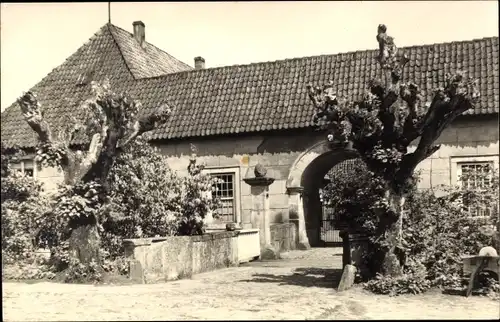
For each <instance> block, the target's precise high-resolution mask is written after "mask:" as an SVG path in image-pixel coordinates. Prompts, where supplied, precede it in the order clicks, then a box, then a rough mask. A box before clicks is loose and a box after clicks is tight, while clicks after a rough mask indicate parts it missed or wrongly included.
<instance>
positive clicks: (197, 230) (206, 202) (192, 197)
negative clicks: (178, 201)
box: [178, 146, 220, 235]
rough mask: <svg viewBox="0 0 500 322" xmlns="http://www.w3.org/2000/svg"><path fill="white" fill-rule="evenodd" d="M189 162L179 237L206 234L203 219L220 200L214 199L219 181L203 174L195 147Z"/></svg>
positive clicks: (183, 187) (184, 181)
mask: <svg viewBox="0 0 500 322" xmlns="http://www.w3.org/2000/svg"><path fill="white" fill-rule="evenodd" d="M191 149H192V150H193V154H192V155H191V158H190V160H189V166H188V176H186V177H184V178H183V185H182V190H183V196H182V210H181V211H182V214H181V220H180V224H179V228H178V234H179V235H201V234H203V233H204V232H205V230H204V228H203V219H204V218H205V217H206V216H207V214H208V213H209V212H214V211H215V209H216V208H217V206H218V205H219V202H220V201H219V200H218V199H216V198H215V199H214V198H213V197H212V191H214V190H215V189H216V188H215V184H216V183H217V182H218V180H217V179H215V178H212V177H211V176H210V175H208V174H205V173H203V172H202V171H203V168H204V165H202V164H197V163H196V162H197V161H196V154H195V153H194V152H195V147H194V146H191Z"/></svg>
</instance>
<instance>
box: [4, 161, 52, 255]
mask: <svg viewBox="0 0 500 322" xmlns="http://www.w3.org/2000/svg"><path fill="white" fill-rule="evenodd" d="M5 170H6V171H5V172H3V174H4V175H5V177H2V185H1V196H2V203H1V207H2V209H1V212H2V213H1V215H2V219H1V228H2V255H3V258H4V260H5V261H6V262H12V261H14V260H24V259H28V258H29V257H30V256H31V254H32V252H33V250H34V249H35V248H36V247H38V246H39V241H38V240H37V235H38V231H39V226H40V224H41V221H42V218H43V216H44V215H45V214H46V213H47V212H48V211H50V207H51V204H50V200H49V199H47V198H45V197H44V196H43V195H42V194H41V189H42V185H41V184H40V183H38V182H36V181H35V180H34V179H33V178H30V177H27V176H25V175H23V174H21V173H19V172H17V171H14V170H12V169H10V166H9V165H7V166H6V167H5Z"/></svg>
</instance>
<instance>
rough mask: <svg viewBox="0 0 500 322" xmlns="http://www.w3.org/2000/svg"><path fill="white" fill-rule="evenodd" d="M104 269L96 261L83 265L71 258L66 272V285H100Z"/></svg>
mask: <svg viewBox="0 0 500 322" xmlns="http://www.w3.org/2000/svg"><path fill="white" fill-rule="evenodd" d="M103 271H104V270H103V268H102V267H101V265H99V264H98V263H97V262H95V261H91V262H90V263H88V264H83V263H81V262H80V261H79V260H78V259H77V258H70V263H69V266H68V268H67V269H66V270H65V271H64V282H66V283H88V282H91V283H98V282H100V281H101V280H102V278H103Z"/></svg>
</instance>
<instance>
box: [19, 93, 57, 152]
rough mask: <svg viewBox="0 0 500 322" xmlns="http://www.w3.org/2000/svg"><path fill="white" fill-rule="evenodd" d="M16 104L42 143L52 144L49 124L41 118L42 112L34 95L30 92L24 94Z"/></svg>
mask: <svg viewBox="0 0 500 322" xmlns="http://www.w3.org/2000/svg"><path fill="white" fill-rule="evenodd" d="M17 102H18V103H19V105H20V106H21V111H22V113H23V116H24V119H25V120H26V122H28V125H29V126H30V127H31V129H33V131H35V132H36V133H37V134H38V137H39V138H40V141H41V142H42V143H47V144H51V143H52V131H51V129H50V126H49V124H48V123H47V121H45V119H44V118H43V112H42V108H41V105H40V103H39V102H38V100H37V99H36V95H35V94H34V93H32V92H26V93H24V94H23V95H22V96H21V97H20V98H18V100H17Z"/></svg>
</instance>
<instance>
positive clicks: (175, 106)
mask: <svg viewBox="0 0 500 322" xmlns="http://www.w3.org/2000/svg"><path fill="white" fill-rule="evenodd" d="M145 35H146V33H145V25H144V24H143V23H142V22H135V23H134V24H133V33H129V32H127V31H125V30H123V29H121V28H119V27H117V26H114V25H112V24H106V25H104V26H103V27H102V28H101V29H100V30H99V31H98V32H97V33H96V34H95V35H94V36H93V37H92V38H90V40H89V41H88V42H87V43H85V44H84V45H83V46H82V47H81V48H80V49H78V50H77V52H76V53H74V54H73V55H71V56H70V57H69V58H68V59H66V61H65V62H64V63H63V64H62V65H60V66H59V67H57V68H55V69H54V70H53V71H52V72H50V73H49V74H48V75H47V76H46V77H45V78H43V79H42V80H41V81H40V82H39V83H38V84H36V85H35V86H34V87H33V88H32V89H31V90H32V91H33V92H35V93H36V94H37V97H38V99H39V101H40V103H41V104H42V107H43V109H44V111H45V118H46V120H47V121H48V122H49V123H50V124H51V125H52V126H53V127H57V126H60V125H61V124H62V122H64V120H65V118H64V117H63V116H64V115H67V114H69V113H71V114H72V115H74V116H76V117H78V116H79V115H80V114H81V113H80V112H79V110H78V106H79V104H81V102H82V101H83V100H84V99H86V98H87V97H89V95H90V83H91V81H103V80H104V79H105V78H108V79H109V80H110V82H111V85H112V86H113V88H114V90H115V91H118V92H120V91H128V92H129V93H130V94H131V95H132V96H134V97H135V98H136V99H138V100H140V101H141V103H142V104H143V106H144V108H145V111H147V110H148V109H153V108H155V107H157V106H159V105H161V104H164V103H167V104H169V105H170V106H171V107H172V111H173V112H172V116H171V118H170V120H169V121H168V122H167V123H166V124H165V125H163V126H161V127H159V128H157V129H155V130H154V131H153V132H152V141H151V142H152V143H154V144H155V145H157V146H158V147H159V149H160V151H161V153H163V154H165V155H166V156H168V163H169V166H170V167H171V168H172V169H174V170H178V171H181V172H183V171H187V170H186V169H187V166H188V162H189V155H190V154H191V151H190V144H194V145H195V146H196V148H197V154H198V156H199V159H200V160H201V161H202V162H204V163H205V164H206V171H207V172H209V173H211V174H213V175H214V176H218V177H219V178H221V179H222V180H223V181H224V184H222V185H221V190H220V192H219V193H220V196H221V197H222V199H223V203H224V206H223V207H224V209H223V211H222V212H223V213H224V214H225V215H224V216H222V219H220V220H219V222H218V223H219V224H223V223H224V222H235V223H237V224H238V225H240V226H241V227H243V228H251V227H255V226H256V224H255V218H253V216H252V207H253V204H254V199H252V198H253V196H252V191H251V186H250V185H248V184H247V183H246V182H245V181H244V179H245V178H249V177H253V176H254V167H255V166H256V165H257V164H261V165H263V166H264V167H265V168H267V170H268V171H267V172H268V176H270V177H272V178H274V179H275V180H274V182H272V184H271V185H270V186H269V188H268V191H267V198H268V206H269V209H270V222H271V223H274V224H278V223H294V224H295V225H296V227H297V230H296V235H297V238H298V240H299V242H300V244H301V245H302V246H304V247H307V245H311V246H317V245H321V243H322V242H324V237H323V235H322V233H321V232H322V225H323V219H322V206H321V202H320V195H319V190H320V188H321V184H322V183H323V178H324V177H325V175H326V173H327V172H328V171H329V170H330V169H331V168H332V167H333V166H335V165H336V164H338V163H339V162H342V161H344V160H347V159H350V158H352V157H353V156H352V155H350V154H349V153H347V152H346V151H343V150H330V149H329V148H328V145H327V143H326V142H325V135H324V133H321V132H318V131H316V130H315V128H314V124H313V123H312V117H313V114H314V107H313V106H312V104H311V102H310V100H309V98H308V96H307V93H306V85H307V84H309V83H311V84H324V83H326V82H327V81H329V80H332V81H333V82H334V84H335V88H336V90H337V92H338V94H339V95H340V96H342V97H345V98H350V99H356V98H358V97H360V95H362V94H363V93H364V91H365V89H366V84H367V83H368V81H369V80H370V79H371V78H374V77H375V76H377V75H379V73H380V67H379V66H378V64H377V62H376V56H377V54H378V50H362V51H356V52H349V53H341V54H335V55H322V56H314V57H303V58H293V59H286V60H280V61H274V62H263V63H253V64H248V65H235V66H227V67H218V68H205V61H204V59H203V58H201V57H197V58H195V63H194V65H195V67H194V68H193V67H191V66H189V65H188V64H186V63H183V62H181V61H179V60H178V59H176V58H174V57H172V56H171V55H169V54H168V53H166V52H164V51H163V50H161V49H159V48H157V47H155V46H154V45H152V44H149V43H148V42H146V39H145ZM374 43H375V41H374ZM400 50H402V51H403V52H404V53H406V54H407V55H408V57H409V58H410V62H409V63H408V65H407V67H406V68H405V71H404V79H405V80H411V81H413V82H415V83H416V84H417V85H418V86H419V87H420V89H421V90H423V91H424V92H425V94H426V96H427V99H430V98H431V96H432V91H433V90H434V89H436V88H438V87H439V86H442V85H443V83H444V81H445V75H446V73H449V72H453V71H456V70H459V69H461V70H464V71H465V72H466V73H467V75H469V76H472V77H474V78H476V79H478V80H479V84H480V92H481V99H480V102H479V103H478V104H477V105H476V106H475V109H474V110H470V111H467V112H466V113H465V115H463V116H461V117H460V118H458V119H457V120H456V121H455V122H454V123H453V124H452V125H451V126H450V127H449V128H448V129H446V130H445V132H444V133H443V134H442V136H441V137H440V139H439V142H438V143H440V144H441V148H440V149H439V150H438V151H437V152H436V153H434V155H432V156H431V157H430V158H429V159H427V160H425V161H424V162H422V164H421V165H420V167H419V170H421V171H422V174H421V181H420V183H419V187H420V188H423V189H425V188H430V187H431V186H437V185H440V184H445V185H453V184H456V183H457V178H458V176H459V175H460V174H461V173H462V172H464V171H468V170H469V169H470V168H471V167H474V166H475V165H478V164H483V163H485V162H487V163H492V164H495V165H496V166H497V167H498V160H499V153H498V149H499V146H498V144H499V138H498V133H499V131H498V111H499V107H498V104H499V97H498V96H499V85H498V66H499V63H498V37H490V38H483V39H475V40H468V41H457V42H451V43H440V44H431V45H419V46H412V47H405V48H401V49H400ZM69 97H70V98H71V100H67V99H65V98H69ZM1 136H2V141H3V142H4V144H6V145H7V146H13V145H19V146H20V147H22V148H24V149H26V151H28V152H30V153H33V151H34V149H33V148H34V147H35V146H36V144H37V137H36V134H35V133H34V132H33V131H32V130H31V129H30V128H29V126H28V124H27V123H26V122H25V121H24V119H23V117H22V114H21V110H20V108H19V106H18V105H17V103H14V104H13V105H12V106H10V107H9V108H7V109H6V110H5V111H4V112H3V113H2V117H1ZM74 143H75V144H82V143H85V142H78V141H76V142H74ZM18 167H19V169H20V170H21V171H24V172H25V173H27V174H30V175H33V176H35V177H36V178H37V179H39V180H41V181H43V182H44V183H45V186H46V189H53V188H54V186H55V184H56V183H57V182H58V180H61V176H60V174H59V173H58V172H57V171H56V170H54V169H42V168H40V167H39V166H34V162H33V154H28V158H26V159H25V160H23V162H21V163H20V164H19V165H18ZM216 223H217V222H216ZM322 239H323V240H322Z"/></svg>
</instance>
